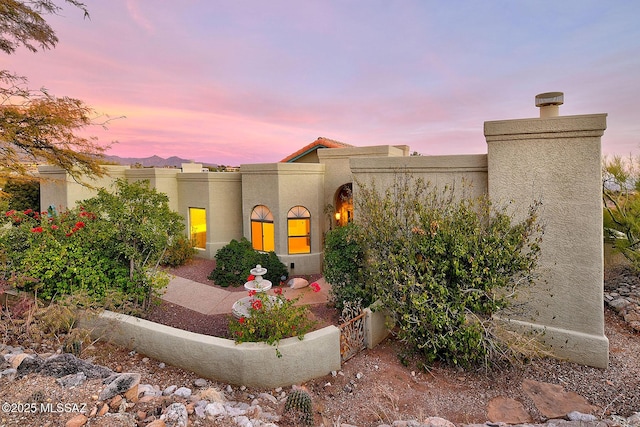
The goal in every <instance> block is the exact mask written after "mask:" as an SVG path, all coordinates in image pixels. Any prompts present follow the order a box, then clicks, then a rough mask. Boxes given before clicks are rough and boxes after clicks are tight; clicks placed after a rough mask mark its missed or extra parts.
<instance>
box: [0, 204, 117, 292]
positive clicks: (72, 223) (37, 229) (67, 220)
mask: <svg viewBox="0 0 640 427" xmlns="http://www.w3.org/2000/svg"><path fill="white" fill-rule="evenodd" d="M4 217H5V219H6V220H8V221H10V222H11V223H12V224H13V225H14V226H13V227H11V228H9V229H7V230H6V231H5V232H4V233H2V235H1V236H0V247H2V249H3V250H4V253H5V254H6V258H7V261H8V268H9V269H10V270H11V271H12V272H13V273H15V274H16V276H18V277H22V279H23V280H22V281H21V282H22V283H20V282H18V285H20V286H21V287H22V288H23V289H24V290H27V291H33V292H36V293H37V294H38V296H40V297H42V298H45V299H52V298H53V297H54V296H55V295H63V294H70V293H73V292H75V291H78V290H80V289H83V290H86V291H87V292H88V293H89V294H91V295H93V296H94V297H96V298H100V297H102V296H104V294H105V291H106V288H107V287H114V286H115V287H118V286H119V285H122V284H123V282H125V281H126V280H127V277H128V271H127V269H126V268H125V267H123V266H122V265H119V264H118V262H117V259H114V258H113V257H112V256H110V255H111V254H105V253H104V252H102V251H100V250H99V249H97V248H95V247H94V244H95V243H96V237H98V236H99V232H98V227H97V225H96V224H95V219H96V216H95V215H94V214H93V213H90V212H87V211H86V210H85V209H84V208H82V207H81V208H79V209H76V210H70V211H66V212H64V213H61V214H56V213H55V212H53V211H51V212H48V211H44V212H34V211H33V210H31V209H27V210H25V211H20V212H18V211H15V210H11V211H8V212H6V213H5V215H4ZM95 246H98V248H99V246H100V245H95Z"/></svg>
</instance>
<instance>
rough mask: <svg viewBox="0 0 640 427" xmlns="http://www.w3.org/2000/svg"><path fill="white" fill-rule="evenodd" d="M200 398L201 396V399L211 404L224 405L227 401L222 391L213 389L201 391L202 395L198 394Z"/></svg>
mask: <svg viewBox="0 0 640 427" xmlns="http://www.w3.org/2000/svg"><path fill="white" fill-rule="evenodd" d="M198 396H200V399H203V400H205V401H209V402H220V403H224V401H225V400H226V399H225V397H224V394H223V393H222V392H221V391H220V390H218V389H216V388H213V387H209V388H207V389H204V390H201V391H200V393H198Z"/></svg>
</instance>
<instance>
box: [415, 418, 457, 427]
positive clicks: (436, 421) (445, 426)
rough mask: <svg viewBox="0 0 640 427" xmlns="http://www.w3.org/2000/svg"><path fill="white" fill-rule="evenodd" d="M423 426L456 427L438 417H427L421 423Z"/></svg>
mask: <svg viewBox="0 0 640 427" xmlns="http://www.w3.org/2000/svg"><path fill="white" fill-rule="evenodd" d="M422 423H423V424H424V425H425V426H431V427H456V425H455V424H454V423H452V422H451V421H449V420H445V419H444V418H440V417H429V418H427V419H425V420H424V421H423V422H422Z"/></svg>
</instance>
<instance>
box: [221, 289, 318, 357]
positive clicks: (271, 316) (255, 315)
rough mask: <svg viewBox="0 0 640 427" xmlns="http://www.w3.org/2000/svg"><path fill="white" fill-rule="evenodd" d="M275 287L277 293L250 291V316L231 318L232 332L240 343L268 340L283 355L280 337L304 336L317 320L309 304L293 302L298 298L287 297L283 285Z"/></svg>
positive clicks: (279, 355) (230, 327)
mask: <svg viewBox="0 0 640 427" xmlns="http://www.w3.org/2000/svg"><path fill="white" fill-rule="evenodd" d="M275 291H276V295H275V296H270V295H268V294H267V293H266V292H258V293H255V292H249V296H251V297H252V302H251V306H250V307H249V310H248V311H249V317H241V318H240V319H235V318H232V319H230V321H229V332H230V333H231V335H232V336H233V337H234V339H235V340H236V342H237V343H242V342H265V343H267V344H270V345H273V346H275V347H276V354H277V356H278V357H282V355H281V354H280V351H279V350H278V343H279V342H280V340H281V339H284V338H289V337H298V338H299V339H303V338H304V335H305V334H306V333H307V332H309V331H311V330H312V329H313V327H314V326H315V321H314V320H312V319H311V318H310V317H309V308H308V307H307V306H304V305H300V306H296V305H294V304H295V303H296V302H297V300H298V299H293V300H290V299H287V298H285V297H284V296H283V295H282V289H281V288H276V289H275Z"/></svg>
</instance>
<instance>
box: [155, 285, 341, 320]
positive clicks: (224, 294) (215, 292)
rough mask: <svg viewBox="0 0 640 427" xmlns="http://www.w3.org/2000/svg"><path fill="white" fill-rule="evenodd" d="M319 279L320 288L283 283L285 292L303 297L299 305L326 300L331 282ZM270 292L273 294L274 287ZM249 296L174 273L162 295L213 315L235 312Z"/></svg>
mask: <svg viewBox="0 0 640 427" xmlns="http://www.w3.org/2000/svg"><path fill="white" fill-rule="evenodd" d="M317 282H318V284H319V285H320V292H314V291H313V290H312V289H311V288H309V287H306V288H302V289H291V288H290V287H288V286H283V287H282V294H283V295H284V296H285V297H287V298H290V299H295V298H298V297H299V298H300V299H299V300H298V302H297V303H296V305H303V304H304V305H309V304H322V303H326V302H327V301H328V300H329V294H330V291H331V285H329V284H327V283H326V282H325V280H324V278H322V279H319V280H317ZM268 293H269V294H270V295H273V294H274V292H273V289H271V290H269V291H268ZM245 296H247V292H242V291H237V290H235V291H228V290H225V289H224V288H219V287H215V286H210V285H205V284H203V283H199V282H194V281H193V280H189V279H185V278H183V277H177V276H172V277H171V280H170V281H169V285H168V286H167V288H166V289H165V292H164V295H162V299H163V300H164V301H167V302H170V303H173V304H176V305H179V306H182V307H185V308H188V309H190V310H193V311H197V312H198V313H202V314H209V315H213V314H229V313H231V308H232V307H233V303H235V302H236V301H238V300H239V299H240V298H242V297H245Z"/></svg>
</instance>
